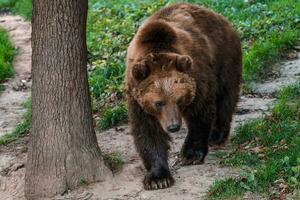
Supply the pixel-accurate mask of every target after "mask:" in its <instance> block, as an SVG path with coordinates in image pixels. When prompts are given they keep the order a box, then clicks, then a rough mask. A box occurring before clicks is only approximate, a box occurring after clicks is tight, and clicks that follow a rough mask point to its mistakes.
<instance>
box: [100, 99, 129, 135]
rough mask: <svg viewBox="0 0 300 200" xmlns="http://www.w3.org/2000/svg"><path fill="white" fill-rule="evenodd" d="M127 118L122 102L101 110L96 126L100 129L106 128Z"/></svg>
mask: <svg viewBox="0 0 300 200" xmlns="http://www.w3.org/2000/svg"><path fill="white" fill-rule="evenodd" d="M126 119H127V109H126V106H125V105H124V104H118V105H116V106H114V107H109V108H107V109H106V110H105V111H104V112H102V114H101V117H100V121H99V124H98V127H99V128H100V129H101V130H104V129H108V128H110V127H112V126H114V125H116V124H118V123H120V122H124V121H126Z"/></svg>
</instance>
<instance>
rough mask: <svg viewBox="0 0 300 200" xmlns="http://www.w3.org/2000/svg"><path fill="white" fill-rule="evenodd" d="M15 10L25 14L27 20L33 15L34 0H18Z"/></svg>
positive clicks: (22, 14)
mask: <svg viewBox="0 0 300 200" xmlns="http://www.w3.org/2000/svg"><path fill="white" fill-rule="evenodd" d="M12 10H13V12H15V13H17V14H19V15H21V16H23V17H24V18H25V19H27V20H31V17H32V0H16V3H15V5H14V7H13V8H12Z"/></svg>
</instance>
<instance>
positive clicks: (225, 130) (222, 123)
mask: <svg viewBox="0 0 300 200" xmlns="http://www.w3.org/2000/svg"><path fill="white" fill-rule="evenodd" d="M237 94H238V93H237ZM237 100H238V95H233V94H232V95H231V96H230V95H222V96H219V98H218V99H217V101H216V107H217V110H216V117H215V120H214V125H213V128H212V131H211V133H210V137H209V145H210V146H219V145H224V144H225V143H226V141H227V139H228V137H229V133H230V123H231V120H232V115H233V112H234V109H235V105H236V102H237Z"/></svg>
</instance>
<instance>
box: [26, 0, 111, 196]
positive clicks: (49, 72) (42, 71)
mask: <svg viewBox="0 0 300 200" xmlns="http://www.w3.org/2000/svg"><path fill="white" fill-rule="evenodd" d="M87 8H88V1H87V0H71V1H70V0H51V1H49V0H33V18H32V51H33V54H32V77H33V86H32V126H31V133H30V140H29V148H28V158H27V159H28V160H27V165H26V177H25V196H26V198H27V199H39V198H44V197H51V196H54V195H56V194H60V193H63V192H64V191H66V190H68V189H73V188H75V187H77V186H78V185H80V184H82V183H90V182H95V181H103V180H105V179H106V178H107V177H108V176H110V175H111V172H110V171H109V170H108V169H107V168H106V166H105V165H104V162H103V159H102V156H101V151H100V148H99V146H98V143H97V138H96V135H95V131H94V129H93V123H92V112H91V100H90V95H89V90H88V79H87V68H86V66H87V47H86V18H87Z"/></svg>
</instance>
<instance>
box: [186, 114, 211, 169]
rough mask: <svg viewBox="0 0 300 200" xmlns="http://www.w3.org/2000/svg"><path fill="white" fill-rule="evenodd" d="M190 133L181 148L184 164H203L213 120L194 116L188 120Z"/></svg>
mask: <svg viewBox="0 0 300 200" xmlns="http://www.w3.org/2000/svg"><path fill="white" fill-rule="evenodd" d="M186 122H187V126H188V135H187V137H186V139H185V142H184V144H183V146H182V149H181V157H182V161H181V162H182V165H193V164H194V165H195V164H202V163H203V162H204V158H205V156H206V154H207V152H208V137H209V133H210V130H211V125H212V120H207V119H205V118H204V117H203V118H202V117H200V116H198V117H192V118H189V119H187V120H186Z"/></svg>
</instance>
